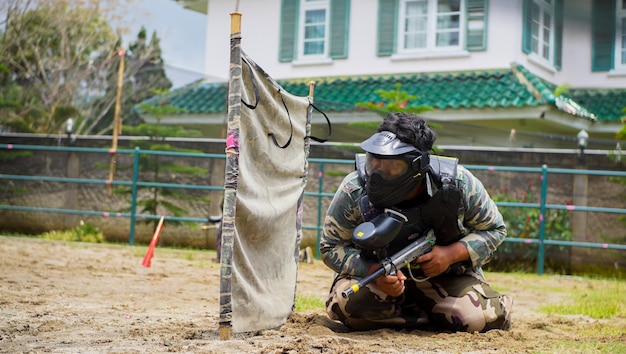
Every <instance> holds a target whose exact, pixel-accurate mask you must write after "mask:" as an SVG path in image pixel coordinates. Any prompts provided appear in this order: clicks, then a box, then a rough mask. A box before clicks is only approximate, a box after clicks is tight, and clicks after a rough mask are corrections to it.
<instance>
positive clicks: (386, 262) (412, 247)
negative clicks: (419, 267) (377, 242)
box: [341, 230, 435, 298]
mask: <svg viewBox="0 0 626 354" xmlns="http://www.w3.org/2000/svg"><path fill="white" fill-rule="evenodd" d="M434 244H435V233H434V232H433V230H429V231H428V232H427V233H426V234H425V235H424V236H422V237H420V238H418V239H417V240H415V241H413V242H411V243H410V244H409V245H408V246H406V247H404V248H403V249H401V250H400V251H399V252H397V253H396V254H393V255H391V256H390V257H387V258H385V259H383V260H382V261H381V262H380V264H381V266H380V268H378V269H377V270H376V271H375V272H374V273H371V274H369V275H368V276H366V277H364V278H362V279H361V280H360V281H358V282H357V283H356V284H353V285H352V286H351V287H349V288H348V289H346V290H344V291H343V292H342V293H341V296H343V297H344V298H347V297H348V296H350V295H352V294H354V293H356V292H357V291H359V290H360V289H361V288H362V287H364V286H365V285H367V284H369V283H370V282H372V281H373V280H374V279H376V278H378V277H380V276H383V275H390V274H395V272H396V270H397V269H401V268H403V267H404V266H406V265H408V264H410V263H411V262H413V261H414V260H416V259H417V258H419V257H420V256H421V255H423V254H426V253H428V252H430V251H431V250H432V248H433V245H434Z"/></svg>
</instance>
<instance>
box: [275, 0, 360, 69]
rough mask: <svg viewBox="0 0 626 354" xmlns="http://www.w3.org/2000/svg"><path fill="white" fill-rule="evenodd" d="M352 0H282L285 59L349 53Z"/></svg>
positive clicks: (281, 55)
mask: <svg viewBox="0 0 626 354" xmlns="http://www.w3.org/2000/svg"><path fill="white" fill-rule="evenodd" d="M349 15H350V0H282V3H281V28H280V52H279V60H280V61H281V62H296V61H303V62H313V63H315V62H325V61H326V62H327V61H329V60H331V59H339V58H346V57H347V56H348V24H349Z"/></svg>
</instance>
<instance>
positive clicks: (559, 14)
mask: <svg viewBox="0 0 626 354" xmlns="http://www.w3.org/2000/svg"><path fill="white" fill-rule="evenodd" d="M523 21H524V22H523V23H524V28H523V38H522V50H523V52H524V53H527V54H529V57H530V58H531V59H533V60H535V61H536V62H538V63H539V64H541V65H544V66H546V67H551V68H554V69H557V70H559V69H561V40H562V36H563V0H524V12H523Z"/></svg>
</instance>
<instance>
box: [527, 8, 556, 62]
mask: <svg viewBox="0 0 626 354" xmlns="http://www.w3.org/2000/svg"><path fill="white" fill-rule="evenodd" d="M531 21H532V26H531V42H532V44H531V48H532V52H533V53H535V54H537V55H538V56H539V57H541V58H543V59H545V60H547V61H548V62H551V61H552V48H553V43H554V40H553V38H552V37H553V36H554V6H553V4H552V1H550V0H535V1H533V4H532V12H531Z"/></svg>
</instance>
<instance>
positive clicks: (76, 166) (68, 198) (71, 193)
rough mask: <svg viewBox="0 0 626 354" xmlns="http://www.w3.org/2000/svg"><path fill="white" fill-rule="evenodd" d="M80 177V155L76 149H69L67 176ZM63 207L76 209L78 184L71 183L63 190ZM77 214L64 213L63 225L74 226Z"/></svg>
mask: <svg viewBox="0 0 626 354" xmlns="http://www.w3.org/2000/svg"><path fill="white" fill-rule="evenodd" d="M79 177H80V157H79V156H78V153H77V152H76V151H71V152H70V153H69V154H68V158H67V178H79ZM64 207H65V209H76V208H77V207H78V186H77V185H76V184H71V185H70V186H69V187H68V188H67V190H66V191H65V206H64ZM77 219H78V216H77V215H74V214H67V215H65V222H64V224H63V227H64V228H66V229H70V228H73V227H75V226H76V224H77V223H78V222H77Z"/></svg>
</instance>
